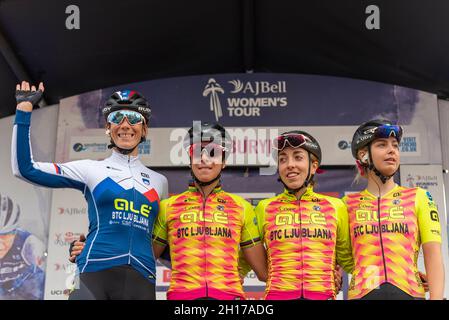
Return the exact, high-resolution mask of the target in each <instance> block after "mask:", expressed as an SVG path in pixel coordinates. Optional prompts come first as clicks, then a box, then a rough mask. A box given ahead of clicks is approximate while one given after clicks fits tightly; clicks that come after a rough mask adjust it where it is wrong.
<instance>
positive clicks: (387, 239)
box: [343, 186, 441, 299]
mask: <svg viewBox="0 0 449 320" xmlns="http://www.w3.org/2000/svg"><path fill="white" fill-rule="evenodd" d="M343 201H344V202H345V204H346V206H347V209H348V214H349V227H350V233H351V242H352V250H353V256H354V263H355V267H354V272H353V275H352V279H351V283H350V286H349V293H348V295H349V299H359V298H362V297H363V296H365V295H366V294H368V293H369V292H370V291H371V290H373V289H375V288H377V287H379V286H380V285H381V284H383V283H386V282H388V283H391V284H393V285H394V286H396V287H398V288H399V289H401V290H402V291H404V292H406V293H407V294H409V295H411V296H413V297H416V298H424V297H425V295H424V288H423V285H422V282H421V279H420V277H419V274H418V268H417V259H418V254H419V249H420V246H421V244H423V243H426V242H431V241H436V242H440V243H441V235H440V222H439V217H438V211H437V207H436V205H435V203H434V202H433V199H432V196H431V195H430V193H429V192H426V191H425V190H423V189H421V188H404V187H401V186H396V187H395V188H393V189H392V190H391V191H390V192H388V193H387V194H385V195H384V196H382V197H381V198H378V197H376V196H374V195H373V194H371V193H370V192H368V191H367V190H364V191H362V192H359V193H354V194H349V195H346V196H345V197H344V198H343ZM379 212H380V213H379Z"/></svg>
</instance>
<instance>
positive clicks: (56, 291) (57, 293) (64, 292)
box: [50, 289, 70, 296]
mask: <svg viewBox="0 0 449 320" xmlns="http://www.w3.org/2000/svg"><path fill="white" fill-rule="evenodd" d="M50 294H51V295H52V296H68V295H69V294H70V289H52V290H51V291H50Z"/></svg>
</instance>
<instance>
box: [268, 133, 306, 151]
mask: <svg viewBox="0 0 449 320" xmlns="http://www.w3.org/2000/svg"><path fill="white" fill-rule="evenodd" d="M307 141H310V139H309V138H307V137H306V136H305V135H303V134H299V133H289V134H283V135H280V136H279V137H277V138H275V139H274V140H273V148H274V149H276V150H278V151H281V150H283V149H284V148H285V147H286V146H287V144H288V145H289V146H290V147H292V148H299V147H301V146H303V145H304V144H305V143H306V142H307Z"/></svg>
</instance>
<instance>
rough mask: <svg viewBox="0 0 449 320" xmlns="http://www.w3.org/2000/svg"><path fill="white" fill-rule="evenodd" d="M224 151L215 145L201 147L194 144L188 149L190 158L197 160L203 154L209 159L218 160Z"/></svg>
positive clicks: (221, 147) (199, 144)
mask: <svg viewBox="0 0 449 320" xmlns="http://www.w3.org/2000/svg"><path fill="white" fill-rule="evenodd" d="M225 150H226V148H224V147H223V146H221V145H219V144H216V143H208V144H206V145H202V144H201V143H194V144H192V145H190V147H189V156H190V158H192V157H193V158H195V159H199V158H201V156H202V155H203V153H205V154H206V155H207V156H208V157H209V158H220V159H221V157H222V156H223V152H224V151H225Z"/></svg>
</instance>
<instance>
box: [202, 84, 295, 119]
mask: <svg viewBox="0 0 449 320" xmlns="http://www.w3.org/2000/svg"><path fill="white" fill-rule="evenodd" d="M227 87H230V88H229V89H228V88H227V89H228V90H226V91H225V88H224V87H223V86H222V85H220V84H219V83H217V81H216V80H215V79H214V78H210V79H209V80H208V82H207V84H206V86H205V88H204V90H203V97H209V110H210V111H211V112H214V114H215V120H216V121H219V119H220V118H221V117H222V116H223V107H222V105H224V106H226V108H227V111H228V112H227V115H228V116H229V117H260V116H261V115H262V113H263V109H267V108H280V107H287V105H288V100H287V96H286V94H287V82H286V81H275V82H272V81H243V82H242V81H241V80H239V79H234V80H231V81H227ZM225 92H227V95H226V98H225V99H223V100H222V99H221V97H220V95H224V94H225ZM222 101H223V103H222Z"/></svg>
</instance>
